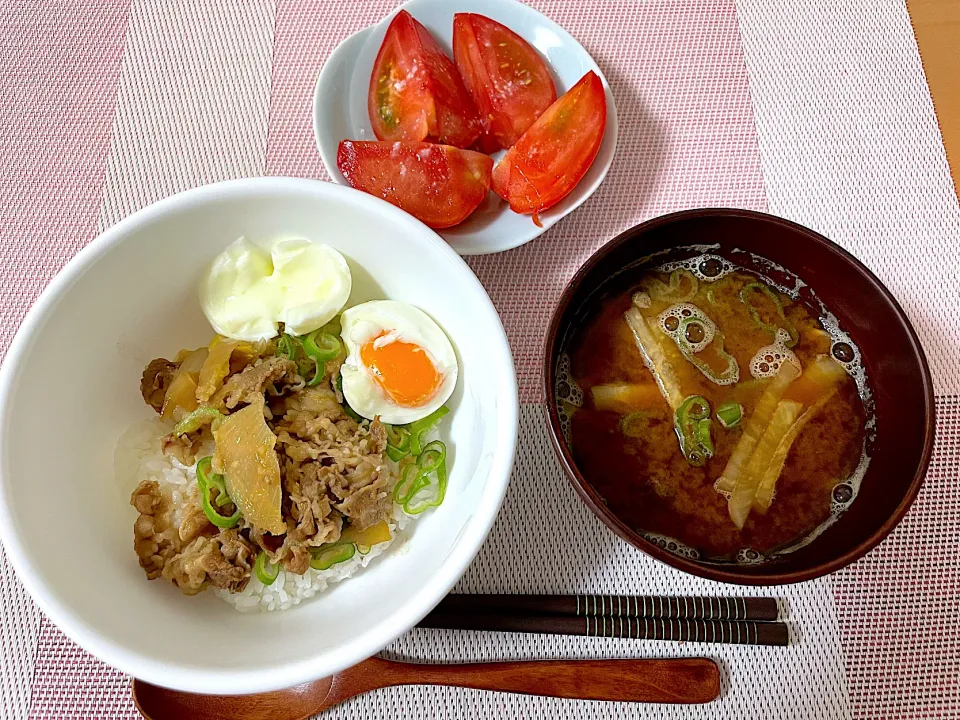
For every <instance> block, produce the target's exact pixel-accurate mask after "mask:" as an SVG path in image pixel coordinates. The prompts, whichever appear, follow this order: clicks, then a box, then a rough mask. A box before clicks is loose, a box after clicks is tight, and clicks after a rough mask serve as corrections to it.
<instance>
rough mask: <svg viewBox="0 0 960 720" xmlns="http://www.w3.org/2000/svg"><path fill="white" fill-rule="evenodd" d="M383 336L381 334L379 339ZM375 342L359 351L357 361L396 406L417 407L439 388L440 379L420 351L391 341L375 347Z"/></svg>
mask: <svg viewBox="0 0 960 720" xmlns="http://www.w3.org/2000/svg"><path fill="white" fill-rule="evenodd" d="M386 334H387V333H383V334H381V335H380V337H383V336H384V335H386ZM377 339H378V338H375V339H373V340H370V341H369V342H367V343H366V344H365V345H363V346H362V347H361V348H360V359H361V360H362V361H363V364H364V365H366V366H367V367H368V368H369V369H370V372H372V373H373V376H374V377H375V378H376V379H377V382H378V383H380V387H382V388H383V390H384V392H385V393H386V394H387V395H388V396H389V397H390V399H391V400H392V401H393V402H395V403H396V404H397V405H403V406H405V407H419V406H421V405H423V404H425V403H427V402H428V401H429V400H430V398H432V397H433V396H434V395H435V394H436V392H437V390H438V389H439V388H440V382H441V380H442V377H441V375H440V373H439V372H437V368H436V366H435V365H434V364H433V360H431V359H430V356H429V355H427V353H426V352H424V350H423V348H422V347H420V346H419V345H414V344H413V343H408V342H400V341H394V342H391V343H387V344H386V345H381V346H380V347H375V344H376V341H377Z"/></svg>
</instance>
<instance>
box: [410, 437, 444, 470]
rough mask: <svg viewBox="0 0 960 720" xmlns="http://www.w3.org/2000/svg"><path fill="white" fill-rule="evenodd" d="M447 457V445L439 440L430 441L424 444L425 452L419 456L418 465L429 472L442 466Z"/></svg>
mask: <svg viewBox="0 0 960 720" xmlns="http://www.w3.org/2000/svg"><path fill="white" fill-rule="evenodd" d="M446 459H447V446H446V445H444V444H443V443H442V442H440V441H439V440H434V441H432V442H429V443H427V444H426V446H424V448H423V452H421V453H420V456H419V457H418V458H417V465H419V466H420V471H421V472H423V473H425V474H429V473H432V472H433V471H434V470H436V469H437V468H438V467H440V464H441V463H443V462H445V461H446Z"/></svg>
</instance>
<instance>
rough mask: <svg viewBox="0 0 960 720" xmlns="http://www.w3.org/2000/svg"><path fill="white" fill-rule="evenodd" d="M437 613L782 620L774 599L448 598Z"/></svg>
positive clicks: (532, 596)
mask: <svg viewBox="0 0 960 720" xmlns="http://www.w3.org/2000/svg"><path fill="white" fill-rule="evenodd" d="M437 611H443V612H453V613H461V614H469V613H494V614H499V615H566V616H574V617H614V618H665V619H691V620H692V619H698V620H749V621H755V622H768V621H772V620H777V619H778V618H779V617H780V610H779V608H778V606H777V601H776V599H775V598H770V597H749V598H743V597H661V596H636V595H447V597H445V598H444V599H443V600H441V601H440V604H439V605H437Z"/></svg>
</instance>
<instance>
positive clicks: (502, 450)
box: [0, 178, 518, 694]
mask: <svg viewBox="0 0 960 720" xmlns="http://www.w3.org/2000/svg"><path fill="white" fill-rule="evenodd" d="M215 259H216V260H215ZM384 301H386V302H384ZM281 323H282V324H281ZM215 331H216V332H215ZM278 333H279V334H278ZM211 338H213V339H212V340H211ZM145 368H146V372H145ZM411 393H413V394H412V395H411ZM145 401H146V402H145ZM151 406H152V407H151ZM517 407H518V406H517V391H516V381H515V376H514V370H513V362H512V358H511V354H510V349H509V347H508V345H507V341H506V338H505V336H504V332H503V328H502V326H501V324H500V320H499V318H498V316H497V313H496V312H495V310H494V308H493V305H492V303H491V302H490V300H489V298H488V297H487V295H486V293H485V292H484V290H483V288H482V287H481V285H480V283H479V282H478V281H477V279H476V277H475V276H474V275H473V273H472V272H471V271H470V269H469V268H468V267H467V266H466V264H465V263H464V262H463V261H462V260H461V259H460V257H459V256H458V255H457V254H456V253H455V252H453V251H452V250H451V249H450V248H449V247H448V246H447V244H446V243H445V242H444V241H443V240H442V239H441V238H440V237H439V236H438V235H437V234H436V233H434V232H433V231H431V230H430V229H429V228H427V227H426V226H425V225H422V224H421V223H420V222H418V221H417V220H415V219H413V218H412V217H411V216H409V215H407V214H405V213H403V212H402V211H400V210H398V209H396V208H394V207H393V206H391V205H389V204H387V203H386V202H383V201H381V200H379V199H377V198H374V197H371V196H369V195H366V194H364V193H361V192H358V191H355V190H352V189H350V188H344V187H340V186H336V185H333V184H330V183H322V182H315V181H308V180H295V179H285V178H260V179H248V180H238V181H230V182H225V183H221V184H216V185H211V186H207V187H203V188H198V189H195V190H191V191H188V192H185V193H182V194H180V195H176V196H174V197H171V198H169V199H166V200H163V201H161V202H158V203H156V204H155V205H152V206H150V207H148V208H146V209H144V210H141V211H140V212H137V213H136V214H134V215H132V216H131V217H129V218H127V219H125V220H123V221H122V222H120V223H119V224H118V225H116V226H115V227H113V228H110V229H109V230H107V231H106V232H104V233H103V234H102V235H101V236H100V237H98V238H97V239H95V240H94V241H93V242H91V243H90V244H89V246H87V247H86V248H85V249H84V250H83V251H81V252H80V253H79V254H78V255H77V256H76V257H75V258H74V259H72V260H71V261H70V262H69V263H68V264H67V265H66V267H65V268H64V269H63V270H62V272H60V274H59V275H57V277H56V278H54V280H53V281H52V282H51V283H50V285H49V287H48V288H47V289H46V290H45V291H44V292H43V294H42V295H41V297H40V298H39V299H38V300H37V302H36V304H35V305H34V307H33V308H32V310H31V311H30V313H29V314H28V316H27V317H26V319H25V320H24V322H23V325H22V327H21V328H20V330H19V332H18V333H17V335H16V337H15V339H14V341H13V343H12V345H11V347H10V349H9V351H8V353H7V355H6V358H5V360H4V362H3V366H2V370H0V535H2V540H3V544H4V547H5V549H6V552H7V556H8V557H9V559H10V560H11V562H12V563H13V565H14V567H15V569H16V571H17V573H18V575H19V577H20V578H21V580H22V581H23V583H24V585H25V586H26V588H27V589H28V590H29V591H30V593H31V594H32V596H33V597H34V599H35V600H36V602H37V603H38V605H39V606H40V607H41V609H42V610H43V611H44V612H45V613H46V614H47V615H48V617H49V618H50V619H51V620H52V621H53V622H55V623H56V624H57V625H58V626H59V627H60V628H61V629H62V630H63V631H64V632H65V633H66V634H67V635H68V636H69V637H70V638H72V639H73V640H75V641H76V642H77V643H79V644H80V645H81V646H82V647H83V648H85V649H86V650H88V651H89V652H91V653H92V654H94V655H96V656H97V657H99V658H101V659H102V660H104V661H106V662H107V663H109V664H111V665H114V666H115V667H117V668H119V669H120V670H122V671H123V672H125V673H129V674H131V675H134V676H136V677H139V678H142V679H144V680H147V681H149V682H151V683H154V684H158V685H162V686H166V687H171V688H176V689H181V690H186V691H194V692H211V691H215V692H217V693H230V694H241V693H252V692H260V691H268V690H273V689H279V688H283V687H289V686H292V685H295V684H298V683H302V682H305V681H308V680H311V679H314V678H317V677H322V676H327V675H331V674H333V673H335V672H337V671H339V670H341V669H343V668H346V667H348V666H350V665H353V664H355V663H357V662H359V661H360V660H363V659H364V658H366V657H369V656H371V655H373V654H375V653H377V652H378V651H380V650H381V649H382V648H383V647H385V646H386V645H387V644H388V643H390V642H391V641H392V640H394V639H395V638H396V637H398V636H399V635H400V634H402V633H404V632H406V631H407V630H408V629H409V628H411V627H412V626H414V625H415V624H416V623H417V622H418V621H419V620H420V619H421V618H422V617H423V616H424V615H425V614H426V613H427V612H429V611H430V609H432V607H433V606H434V605H435V604H436V603H437V602H439V601H440V599H441V598H442V597H443V596H444V595H445V594H446V593H447V592H448V591H449V590H450V589H451V587H452V586H453V585H454V583H455V582H456V581H457V579H458V578H459V577H460V575H461V574H462V573H463V572H464V570H465V569H466V568H467V566H468V565H469V564H470V562H471V561H472V560H473V558H474V556H475V555H476V553H477V551H478V550H479V548H480V545H481V544H482V543H483V541H484V538H485V537H486V535H487V532H488V531H489V529H490V527H491V525H492V523H493V521H494V518H495V516H496V514H497V511H498V509H499V507H500V504H501V501H502V499H503V496H504V492H505V490H506V486H507V482H508V479H509V476H510V471H511V468H512V464H513V458H514V448H515V442H516V433H517ZM443 408H446V410H444V409H443ZM441 415H443V417H442V419H440V416H441ZM138 428H139V429H138ZM141 431H142V432H141ZM205 445H206V448H208V449H205V448H204V446H205ZM207 458H209V459H207ZM401 475H402V478H401V477H400V476H401ZM401 480H402V482H403V483H404V484H403V485H402V486H401ZM135 489H136V492H134V490H135ZM131 495H133V496H134V497H133V498H131ZM135 526H136V529H135ZM135 537H136V548H135V545H134V540H135ZM148 578H149V579H148Z"/></svg>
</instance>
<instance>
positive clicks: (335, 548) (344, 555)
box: [310, 543, 357, 570]
mask: <svg viewBox="0 0 960 720" xmlns="http://www.w3.org/2000/svg"><path fill="white" fill-rule="evenodd" d="M356 552H357V546H356V545H354V544H353V543H334V544H333V545H327V546H326V547H321V548H318V549H316V550H313V551H312V552H311V554H312V555H313V557H312V558H311V560H310V567H312V568H313V569H314V570H329V569H330V568H332V567H333V566H334V565H337V564H339V563H342V562H346V561H347V560H349V559H350V558H352V557H353V556H354V555H355V554H356Z"/></svg>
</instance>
